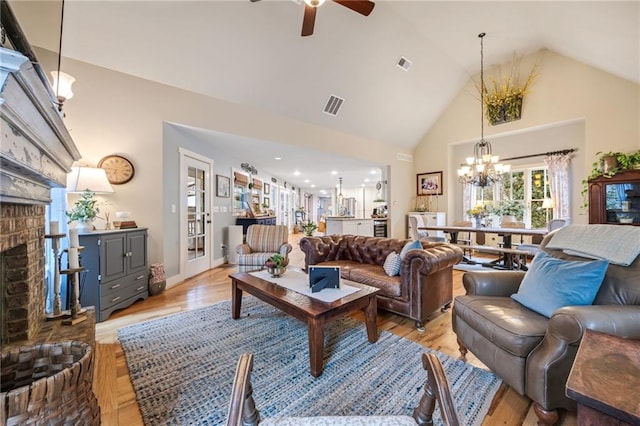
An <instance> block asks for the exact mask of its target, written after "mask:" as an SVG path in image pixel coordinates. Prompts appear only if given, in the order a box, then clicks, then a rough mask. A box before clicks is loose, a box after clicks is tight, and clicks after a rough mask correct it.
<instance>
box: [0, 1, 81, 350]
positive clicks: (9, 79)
mask: <svg viewBox="0 0 640 426" xmlns="http://www.w3.org/2000/svg"><path fill="white" fill-rule="evenodd" d="M0 6H1V9H2V14H0V22H1V23H2V30H3V35H4V34H5V31H6V36H7V37H6V38H5V37H2V39H1V42H2V43H3V45H2V46H0V278H1V280H2V281H1V286H0V312H1V314H0V317H1V318H0V327H1V329H2V330H1V331H2V333H1V335H0V336H1V338H2V346H3V349H4V347H5V346H10V345H12V344H14V343H16V342H21V341H30V340H33V339H34V338H35V337H36V336H37V337H38V338H41V337H42V334H43V333H47V332H48V331H49V330H50V329H52V326H50V325H49V323H47V322H45V321H46V314H45V291H46V288H45V287H46V286H45V278H44V277H45V253H44V250H45V238H44V229H45V227H44V225H45V209H46V205H47V204H50V203H51V188H55V187H64V186H65V185H66V178H67V173H68V172H69V171H70V170H71V165H72V164H73V162H74V161H76V160H78V159H80V153H79V152H78V149H77V148H76V146H75V144H74V143H73V140H72V139H71V136H70V135H69V132H68V130H67V128H66V126H65V124H64V122H63V114H62V112H61V111H60V110H59V109H58V107H57V103H56V102H57V100H56V97H55V96H54V94H53V91H52V89H51V87H50V85H49V82H48V80H47V77H46V75H45V74H44V72H43V70H42V68H41V67H40V65H39V64H38V61H37V58H36V57H35V54H34V53H33V51H32V49H31V46H30V45H29V43H28V42H27V39H26V37H25V35H24V33H23V32H22V30H21V29H20V26H19V25H18V22H17V21H16V19H15V16H14V15H13V12H12V11H11V8H10V7H9V5H8V3H7V2H4V1H3V2H2V3H1V5H0Z"/></svg>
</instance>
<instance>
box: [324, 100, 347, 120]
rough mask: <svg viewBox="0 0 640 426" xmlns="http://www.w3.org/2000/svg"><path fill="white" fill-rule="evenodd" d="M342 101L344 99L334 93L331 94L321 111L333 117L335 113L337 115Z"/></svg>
mask: <svg viewBox="0 0 640 426" xmlns="http://www.w3.org/2000/svg"><path fill="white" fill-rule="evenodd" d="M343 102H344V99H342V98H339V97H337V96H336V95H331V96H329V100H328V101H327V104H326V105H325V106H324V109H323V110H322V112H324V113H325V114H329V115H333V116H334V117H335V116H336V115H338V111H339V110H340V107H341V106H342V103H343Z"/></svg>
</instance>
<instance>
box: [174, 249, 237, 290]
mask: <svg viewBox="0 0 640 426" xmlns="http://www.w3.org/2000/svg"><path fill="white" fill-rule="evenodd" d="M225 263H227V258H226V257H221V258H218V259H214V261H213V262H212V264H211V268H210V269H213V268H217V267H218V266H221V265H224V264H225ZM188 278H191V277H186V276H184V274H182V273H180V274H177V275H174V276H172V277H169V278H167V286H166V289H170V288H172V287H175V286H177V285H178V284H182V282H183V281H184V280H186V279H188Z"/></svg>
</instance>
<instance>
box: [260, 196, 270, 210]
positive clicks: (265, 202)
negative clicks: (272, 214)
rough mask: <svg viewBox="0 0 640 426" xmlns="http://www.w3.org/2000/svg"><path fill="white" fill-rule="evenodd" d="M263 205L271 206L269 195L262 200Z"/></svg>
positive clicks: (265, 206)
mask: <svg viewBox="0 0 640 426" xmlns="http://www.w3.org/2000/svg"><path fill="white" fill-rule="evenodd" d="M262 206H263V207H264V208H266V209H268V208H269V199H268V198H267V197H264V199H263V200H262Z"/></svg>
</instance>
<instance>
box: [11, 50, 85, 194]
mask: <svg viewBox="0 0 640 426" xmlns="http://www.w3.org/2000/svg"><path fill="white" fill-rule="evenodd" d="M0 130H1V131H0V202H9V203H21V204H49V203H50V202H51V198H50V190H51V188H54V187H64V186H65V184H66V178H67V173H68V172H70V171H71V165H72V164H73V162H74V161H76V160H78V159H80V153H79V151H78V149H77V148H76V146H75V144H74V143H73V140H72V139H71V135H69V132H68V130H67V128H66V126H65V124H64V122H63V120H62V114H61V113H60V112H59V111H58V108H57V106H56V104H55V103H54V102H53V99H52V96H51V91H50V90H48V88H47V87H46V86H45V85H44V84H43V82H42V80H40V78H39V77H38V74H37V73H36V71H35V70H34V68H33V65H32V64H31V62H30V61H29V59H28V58H27V57H25V56H23V55H22V54H20V53H19V52H17V51H15V50H10V49H5V48H0Z"/></svg>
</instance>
